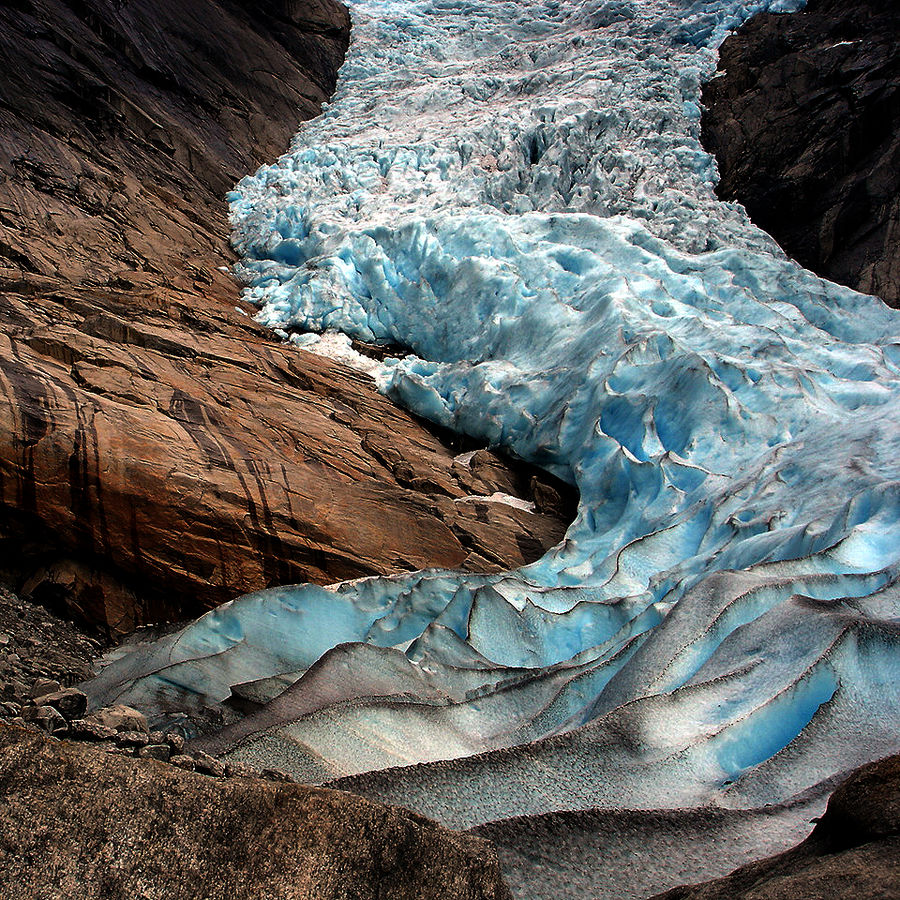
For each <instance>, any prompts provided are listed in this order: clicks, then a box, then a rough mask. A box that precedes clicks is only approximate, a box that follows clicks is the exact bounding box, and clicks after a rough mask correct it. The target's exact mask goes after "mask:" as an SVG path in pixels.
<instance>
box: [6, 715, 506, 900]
mask: <svg viewBox="0 0 900 900" xmlns="http://www.w3.org/2000/svg"><path fill="white" fill-rule="evenodd" d="M0 794H2V800H3V802H2V803H0V894H2V895H3V896H4V897H5V898H8V900H18V898H21V900H25V898H28V900H32V898H35V897H63V896H78V897H83V898H85V900H93V898H105V897H132V896H133V897H138V896H139V897H145V898H148V900H156V898H166V900H170V898H171V900H177V898H190V900H195V898H197V897H204V898H206V900H216V898H223V900H224V898H228V900H240V898H258V897H266V898H271V900H281V898H285V900H287V898H290V900H307V898H309V900H313V898H315V900H328V898H339V897H355V898H359V900H366V898H372V900H374V898H380V900H401V898H409V900H413V898H415V900H429V898H435V900H437V898H444V897H453V898H456V900H506V898H508V897H509V892H508V890H507V889H506V887H505V886H504V884H503V882H502V879H501V877H500V872H499V866H498V863H497V856H496V853H495V852H494V850H493V849H492V848H491V846H490V844H488V843H487V842H486V841H484V840H481V839H479V838H476V837H473V836H470V835H465V834H456V833H454V832H451V831H448V830H446V829H444V828H441V827H440V826H439V825H436V824H434V823H433V822H429V821H428V820H427V819H423V818H422V817H420V816H417V815H415V814H414V813H410V812H407V811H406V810H401V809H394V808H391V807H387V806H383V805H381V804H377V803H372V802H370V801H367V800H364V799H362V798H361V797H354V796H353V795H350V794H344V793H341V792H339V791H329V790H322V789H315V788H307V787H303V786H301V785H295V784H274V783H271V782H265V781H262V780H259V779H249V778H247V779H245V778H240V779H228V780H225V781H223V780H218V779H215V778H210V777H207V776H205V775H200V774H196V773H193V772H186V771H182V770H180V769H178V768H177V767H175V766H169V765H165V764H164V763H161V762H156V761H154V760H149V759H148V760H134V759H128V758H125V757H120V756H115V755H107V754H104V753H102V752H99V751H96V750H93V749H91V748H88V747H85V746H83V745H78V744H72V743H68V742H58V741H54V740H51V739H49V738H46V737H44V736H42V735H39V734H35V733H32V732H26V731H23V730H21V729H18V728H12V727H8V726H4V725H0Z"/></svg>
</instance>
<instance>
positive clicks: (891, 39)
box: [702, 0, 900, 306]
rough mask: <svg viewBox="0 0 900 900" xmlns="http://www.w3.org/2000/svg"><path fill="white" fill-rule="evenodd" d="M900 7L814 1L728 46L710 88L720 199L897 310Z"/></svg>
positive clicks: (797, 253) (882, 1) (769, 19)
mask: <svg viewBox="0 0 900 900" xmlns="http://www.w3.org/2000/svg"><path fill="white" fill-rule="evenodd" d="M898 44H900V5H898V4H897V3H896V2H894V0H860V2H854V3H846V2H843V0H809V3H808V4H807V6H806V7H805V8H804V9H803V10H801V11H800V12H797V13H792V14H790V15H780V14H770V13H764V14H761V15H758V16H755V17H754V18H752V19H751V20H750V21H748V22H747V23H746V24H745V25H744V26H743V27H742V28H741V29H740V30H739V31H738V32H737V33H735V34H733V35H731V36H730V37H729V38H728V39H727V40H726V41H725V42H724V43H723V44H722V47H721V50H720V56H719V70H720V71H719V74H717V76H716V77H715V78H713V79H712V80H711V81H709V82H708V83H707V84H706V86H705V88H704V90H703V104H704V106H705V107H706V110H705V112H704V114H703V120H702V127H703V143H704V146H705V147H706V148H707V149H708V150H710V151H711V152H713V153H715V155H716V158H717V160H718V163H719V172H720V174H721V182H720V184H719V186H718V194H719V196H720V197H722V198H723V199H726V200H738V201H740V202H741V203H743V205H744V206H745V207H746V209H747V212H748V213H749V214H750V218H751V219H752V220H753V221H754V222H755V223H756V224H757V225H759V226H760V227H761V228H763V229H765V230H766V231H767V232H769V233H770V234H771V235H772V236H773V237H774V238H775V239H776V240H777V241H778V242H779V244H781V246H782V247H783V248H784V250H785V251H786V252H787V253H788V254H789V255H790V256H792V257H794V258H795V259H796V260H798V261H799V262H800V263H802V264H803V265H804V266H806V267H807V268H810V269H812V270H813V271H815V272H817V273H819V274H820V275H824V276H826V277H828V278H830V279H832V280H834V281H838V282H840V283H842V284H846V285H849V286H850V287H853V288H856V289H857V290H860V291H864V292H865V293H870V294H876V295H877V296H879V297H881V298H882V299H883V300H884V301H885V302H887V303H888V304H890V305H891V306H898V305H900V128H898V127H897V123H898V121H900V54H898V53H897V47H898Z"/></svg>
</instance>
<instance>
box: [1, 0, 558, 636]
mask: <svg viewBox="0 0 900 900" xmlns="http://www.w3.org/2000/svg"><path fill="white" fill-rule="evenodd" d="M348 30H349V20H348V16H347V13H346V10H345V9H344V8H343V7H342V6H340V5H339V4H336V3H333V2H331V0H305V2H286V0H283V2H279V0H267V2H261V3H254V4H248V3H244V2H238V0H199V2H196V3H190V4H183V3H177V2H174V0H161V2H152V3H151V2H149V0H126V2H113V0H79V2H78V3H63V2H61V0H33V2H31V0H20V2H17V3H14V4H6V5H5V6H3V7H2V8H0V96H2V97H3V104H2V107H0V321H2V324H3V328H2V333H0V398H2V399H0V545H2V549H3V550H5V552H6V553H5V555H6V557H7V564H8V565H11V566H13V567H14V568H15V569H16V571H17V572H18V575H19V586H20V587H21V586H23V585H24V586H25V587H26V589H27V591H28V593H29V594H30V595H31V596H34V597H35V598H39V599H41V600H44V601H47V602H52V603H56V604H59V603H62V604H63V605H65V606H68V607H69V608H70V610H72V611H74V612H76V613H78V614H79V615H80V616H82V617H83V618H84V619H86V620H88V621H90V622H94V623H99V624H100V625H101V626H103V627H105V628H107V629H108V630H109V631H110V632H112V633H114V634H121V633H125V632H127V631H129V630H131V629H132V628H134V627H135V626H136V625H138V624H140V623H142V622H145V621H154V620H159V619H171V618H183V617H186V616H189V615H196V614H197V613H199V612H202V611H203V610H204V609H207V608H210V607H212V606H214V605H216V604H218V603H220V602H222V601H224V600H227V599H230V598H231V597H233V596H235V595H236V594H240V593H244V592H246V591H250V590H253V589H257V588H261V587H265V586H267V585H269V584H273V583H278V584H284V583H289V582H297V581H307V580H311V581H316V582H331V581H335V580H338V579H345V578H352V577H356V576H363V575H369V574H375V573H387V572H394V571H398V570H404V569H415V568H420V567H424V566H429V565H436V566H449V567H468V568H473V569H485V570H490V569H495V568H497V567H506V566H512V565H516V564H520V563H522V562H525V561H530V560H532V559H534V558H536V557H537V556H539V555H540V554H541V553H542V552H543V550H544V549H545V548H547V547H548V546H552V545H553V544H554V543H556V542H557V541H558V540H559V539H560V538H561V537H562V535H563V533H564V529H565V521H564V520H565V518H566V516H567V515H569V513H568V512H560V510H559V509H558V508H557V507H558V504H554V503H549V504H547V503H544V504H543V505H542V506H541V509H540V510H539V511H538V513H537V514H532V513H530V512H528V511H526V510H522V509H516V508H513V507H510V506H507V505H503V504H499V503H496V502H493V503H490V502H487V501H485V500H479V499H471V498H472V497H476V498H477V497H485V496H489V495H491V494H492V493H493V492H494V491H497V490H499V491H504V492H513V493H518V494H519V495H524V496H525V497H526V498H528V499H530V498H531V497H532V496H533V494H534V488H533V487H532V484H531V481H532V473H531V472H525V471H524V470H518V469H517V470H513V469H511V468H510V466H509V465H508V464H506V463H504V462H503V461H500V460H498V459H497V458H495V457H493V455H488V459H487V460H485V459H484V458H482V459H480V460H479V459H477V458H476V459H474V460H472V463H473V464H472V465H470V464H461V463H458V462H456V463H455V462H454V461H453V456H454V453H458V452H459V450H458V448H456V449H451V448H449V447H447V446H446V445H445V444H444V443H442V441H441V440H440V439H439V438H438V437H437V436H436V435H435V434H434V433H432V432H431V431H428V430H426V429H425V428H423V427H422V425H421V424H420V423H419V422H418V421H417V420H415V419H414V418H412V417H411V416H410V415H408V414H406V413H404V412H402V411H399V410H398V409H396V408H395V407H394V406H393V405H392V404H391V403H390V402H388V401H387V400H385V399H384V398H383V397H381V396H379V395H378V394H377V393H376V392H375V391H374V388H373V386H372V385H371V383H370V382H369V380H368V379H367V378H366V377H365V376H363V375H361V374H359V373H356V372H353V371H350V370H348V369H346V368H344V367H343V366H341V365H339V364H337V363H334V362H331V361H329V360H326V359H323V358H320V357H315V356H312V355H310V354H304V353H300V352H298V351H297V350H296V349H294V348H293V347H291V346H286V345H281V344H279V343H278V342H277V340H276V339H274V338H273V337H272V335H271V334H270V333H268V332H267V331H265V330H263V329H262V328H261V327H260V326H257V325H256V324H255V323H254V322H253V321H252V320H251V319H250V318H249V317H248V315H247V313H248V311H249V312H250V313H251V314H252V309H251V308H250V307H246V308H245V307H244V305H243V304H241V303H240V302H239V301H238V300H237V297H238V288H237V285H236V283H235V282H234V280H233V278H232V276H231V274H230V270H229V267H230V265H231V263H232V262H233V254H232V251H231V249H230V247H229V244H228V236H229V228H228V223H227V220H226V207H225V204H224V201H223V199H222V198H223V194H224V192H225V191H226V190H227V189H228V188H229V187H230V186H231V185H232V184H233V183H234V181H235V180H236V179H237V178H238V177H240V176H241V175H242V174H244V173H246V172H248V171H252V170H253V169H254V168H255V167H256V166H257V165H258V164H259V163H261V162H263V161H265V160H268V159H272V158H274V157H275V156H276V155H277V154H278V153H279V152H281V151H282V150H283V149H285V148H286V145H287V142H288V139H289V137H290V135H291V134H292V133H293V132H294V131H295V129H296V125H297V120H298V119H299V118H301V117H309V116H311V115H314V114H315V113H316V112H317V110H318V109H319V106H320V104H321V102H322V101H323V100H324V99H325V98H326V97H327V96H328V94H329V92H330V91H331V90H332V89H333V86H334V80H335V77H336V72H337V69H338V67H339V65H340V63H341V60H342V58H343V53H344V50H345V48H346V46H347V40H348ZM483 456H484V455H482V457H483ZM537 490H538V493H539V494H541V492H542V487H541V486H540V485H539V486H538V488H537ZM550 490H551V495H553V489H552V488H551V489H550ZM544 493H546V492H544ZM542 496H543V494H542ZM554 496H555V495H554ZM467 498H469V499H467Z"/></svg>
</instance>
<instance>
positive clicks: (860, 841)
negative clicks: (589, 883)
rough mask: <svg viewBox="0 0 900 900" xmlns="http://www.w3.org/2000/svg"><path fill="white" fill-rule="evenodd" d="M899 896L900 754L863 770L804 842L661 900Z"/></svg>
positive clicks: (837, 899)
mask: <svg viewBox="0 0 900 900" xmlns="http://www.w3.org/2000/svg"><path fill="white" fill-rule="evenodd" d="M898 896H900V756H891V757H888V758H887V759H882V760H880V761H878V762H874V763H870V764H869V765H867V766H863V767H862V768H861V769H857V770H856V771H855V772H854V773H853V774H852V775H851V776H850V778H848V779H847V781H845V782H844V783H843V784H842V785H841V786H840V787H839V788H838V789H837V790H836V791H835V792H834V794H832V796H831V799H830V800H829V801H828V809H827V810H826V812H825V815H823V816H822V818H821V819H820V820H819V822H818V824H817V825H816V827H815V829H814V830H813V833H812V834H811V835H810V836H809V837H808V838H807V839H806V840H805V841H804V842H803V843H802V844H800V845H799V846H798V847H795V848H794V849H793V850H789V851H788V852H787V853H782V854H780V855H779V856H773V857H771V858H770V859H765V860H762V861H760V862H756V863H752V864H751V865H749V866H744V867H742V868H740V869H738V870H737V871H736V872H733V873H732V874H731V875H729V876H728V877H727V878H720V879H717V880H716V881H710V882H708V883H706V884H701V885H694V886H689V887H681V888H676V889H675V890H672V891H668V892H666V893H665V894H659V895H658V897H656V898H654V900H726V898H727V900H742V898H746V900H751V898H752V900H820V898H822V897H830V898H833V900H845V898H846V900H856V898H858V897H865V898H867V900H877V898H882V900H892V898H896V897H898Z"/></svg>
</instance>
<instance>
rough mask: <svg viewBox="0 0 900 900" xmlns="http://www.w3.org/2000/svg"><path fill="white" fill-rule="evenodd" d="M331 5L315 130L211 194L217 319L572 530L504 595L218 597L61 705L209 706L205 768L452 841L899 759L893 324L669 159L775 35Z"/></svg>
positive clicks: (609, 13) (520, 12)
mask: <svg viewBox="0 0 900 900" xmlns="http://www.w3.org/2000/svg"><path fill="white" fill-rule="evenodd" d="M350 5H351V8H352V12H353V15H354V36H353V44H352V47H351V52H350V55H349V57H348V59H347V62H346V64H345V66H344V68H343V70H342V76H341V83H340V86H339V90H338V93H337V95H336V96H335V98H334V102H333V103H332V104H331V106H330V107H328V109H327V110H326V112H325V113H324V114H323V115H322V116H321V117H320V118H318V119H317V120H315V121H313V122H310V123H308V124H306V125H304V126H303V128H302V130H301V131H300V133H299V135H298V136H297V137H296V138H295V140H294V143H293V146H292V148H291V151H290V152H289V153H288V154H286V155H285V156H284V157H282V158H281V159H280V160H279V161H278V162H276V163H274V164H273V165H271V166H268V167H264V168H262V169H261V170H260V171H259V172H257V173H256V175H254V176H252V177H248V178H245V179H244V180H243V181H242V182H241V183H240V184H239V185H238V186H237V187H236V189H235V190H234V192H232V194H231V195H230V201H231V204H232V215H233V221H234V227H235V242H236V246H237V247H238V249H239V251H240V252H241V254H242V257H243V263H242V272H243V275H244V277H245V278H246V279H247V280H248V283H249V284H250V287H249V288H248V291H247V295H248V297H249V298H250V299H252V300H253V301H254V302H256V303H257V304H258V305H259V306H260V319H261V320H262V321H264V322H266V323H268V324H270V325H272V326H273V327H278V328H290V329H293V330H295V331H297V330H299V331H308V332H319V333H321V332H326V331H338V332H343V333H344V334H346V335H349V336H352V337H354V338H358V339H361V340H365V341H381V342H391V343H397V344H401V345H404V346H406V347H410V348H412V350H413V354H412V355H410V356H407V357H406V358H404V359H403V360H388V361H387V362H386V363H385V364H384V365H381V366H378V367H377V369H375V370H373V371H374V374H375V376H376V378H377V381H378V384H379V386H380V387H381V388H382V389H383V390H384V391H386V392H387V393H388V394H390V395H391V396H393V397H395V398H396V399H397V400H399V401H400V402H402V403H404V404H406V405H407V406H409V407H410V408H412V409H413V410H415V411H416V412H417V413H419V414H421V415H424V416H427V417H429V418H431V419H433V420H434V421H436V422H439V423H440V424H442V425H445V426H449V427H451V428H455V429H458V430H460V431H464V432H467V433H468V434H470V435H473V436H476V437H480V438H483V439H485V440H487V441H489V442H491V443H494V444H500V445H503V446H505V447H507V448H510V449H511V450H512V451H514V452H515V453H517V454H518V455H520V456H522V457H524V458H526V459H528V460H531V461H534V462H536V463H538V464H541V465H543V466H545V467H546V468H548V469H550V470H552V471H553V472H554V473H556V474H557V475H559V476H561V477H563V478H565V479H567V480H569V481H570V482H572V483H573V484H575V485H577V487H578V489H579V491H580V495H581V503H580V508H579V512H578V516H577V519H576V520H575V522H574V523H573V524H572V526H571V528H570V529H569V532H568V534H567V537H566V539H565V540H564V541H563V543H562V544H561V545H560V546H559V547H557V548H556V549H554V550H553V551H552V552H550V553H548V554H547V555H546V556H545V557H544V558H543V559H541V560H540V561H538V562H537V563H534V564H533V565H531V566H528V567H526V568H524V569H521V570H518V571H515V572H512V573H508V574H506V575H490V576H487V575H485V576H473V575H461V574H458V573H449V572H425V573H417V574H413V575H404V576H401V577H395V578H377V579H365V580H362V581H356V582H351V583H347V584H344V585H339V586H335V587H333V588H330V589H324V588H319V587H314V586H306V587H286V588H276V589H271V590H269V591H263V592H261V593H259V594H255V595H250V596H248V597H245V598H242V599H240V600H238V601H235V602H233V603H231V604H226V605H225V606H223V607H221V608H220V609H218V610H215V611H214V612H212V613H210V614H208V615H207V616H204V617H203V618H202V619H200V620H198V621H197V622H196V623H193V624H191V625H189V626H188V627H187V628H185V629H184V630H182V631H181V632H179V633H177V634H176V635H172V636H170V637H167V638H164V639H162V640H160V641H157V642H156V643H154V644H151V645H148V646H142V647H139V648H138V649H137V650H135V651H133V652H131V653H128V654H124V655H123V656H122V657H121V658H120V659H118V660H116V661H115V662H114V663H112V664H111V665H109V666H108V667H107V668H106V669H105V670H104V671H103V673H101V675H100V676H99V677H98V678H97V679H96V680H95V681H94V682H93V683H92V684H91V685H89V690H90V691H91V693H92V697H93V698H95V699H96V700H97V701H98V702H101V701H102V702H111V701H112V700H113V699H117V700H120V701H122V702H131V703H135V704H136V705H140V706H143V707H149V708H152V709H155V710H157V711H158V712H159V713H160V714H164V713H166V712H167V711H170V710H173V709H178V708H185V709H190V710H193V711H198V710H201V709H207V710H208V709H210V708H212V709H214V710H215V709H218V710H219V711H222V712H223V714H224V715H225V716H226V718H230V719H232V720H234V719H236V718H237V717H236V714H234V713H232V712H230V711H228V710H227V709H226V707H225V706H223V705H222V704H223V701H225V700H226V699H227V698H228V697H229V696H230V695H231V694H232V693H235V694H239V695H241V696H243V697H245V698H248V699H250V700H253V701H255V702H256V703H258V704H260V709H259V711H258V712H256V713H254V714H252V715H248V716H246V717H244V718H240V719H238V720H237V721H232V722H231V724H229V725H228V726H227V727H226V728H225V729H224V730H222V731H221V732H219V733H218V734H216V735H213V736H211V737H208V738H206V739H205V740H206V746H207V747H208V748H209V749H212V750H217V751H226V752H227V753H228V754H230V755H231V756H232V757H233V758H238V759H244V760H247V761H252V762H256V763H262V764H265V765H274V766H277V767H281V768H285V769H287V770H288V771H291V772H293V773H295V774H296V775H298V776H299V777H301V778H305V779H308V780H312V781H324V780H327V779H330V778H334V777H336V776H340V775H346V774H349V775H353V774H357V773H366V772H373V773H374V774H370V775H362V776H360V777H361V780H358V781H351V782H349V783H350V785H351V786H352V787H355V788H356V789H361V790H366V791H368V792H370V793H372V794H375V795H378V796H381V797H384V798H386V799H389V800H391V801H394V802H399V803H402V804H404V805H406V806H410V807H412V808H414V809H418V810H421V811H423V812H425V813H427V814H429V815H432V816H436V817H438V818H440V819H442V820H443V821H445V822H450V823H452V824H456V825H461V824H472V823H473V822H481V821H488V820H491V819H497V818H501V817H504V816H510V815H520V814H527V813H534V812H542V811H546V810H548V809H579V808H587V807H592V806H593V807H610V806H622V807H629V808H636V809H637V808H653V807H674V806H690V805H695V804H704V803H708V802H711V801H715V802H718V803H722V804H725V805H731V806H742V805H746V806H752V805H762V804H764V803H776V802H779V801H781V800H784V799H786V798H788V797H790V796H793V795H797V794H800V793H802V792H803V791H806V790H807V789H809V788H811V787H812V786H814V785H816V784H817V783H818V782H820V781H822V780H824V779H827V778H829V777H831V776H833V775H835V774H836V773H839V772H842V771H844V770H846V769H847V768H850V767H852V766H854V765H856V764H858V763H860V762H862V761H864V760H866V759H869V758H874V757H876V756H879V755H883V754H886V753H888V752H891V751H896V750H898V749H900V737H898V728H897V724H898V720H900V696H898V691H897V689H896V685H897V683H898V681H900V652H898V651H900V647H898V638H900V626H898V621H900V587H898V580H897V579H898V569H900V403H898V399H900V368H898V366H900V343H898V342H900V337H898V333H900V328H898V325H900V319H898V315H897V313H896V312H894V311H891V310H889V309H887V308H886V307H885V306H884V305H883V304H882V303H881V302H880V301H878V300H876V299H874V298H870V297H865V296H862V295H859V294H856V293H854V292H853V291H850V290H848V289H846V288H842V287H838V286H836V285H834V284H831V283H828V282H826V281H823V280H821V279H819V278H817V277H816V276H814V275H812V274H811V273H809V272H807V271H805V270H803V269H802V268H800V267H799V266H798V265H796V264H795V263H793V262H791V261H790V260H788V259H786V258H785V257H784V255H783V254H782V253H781V251H780V250H779V249H778V248H777V246H776V245H775V244H774V242H773V241H772V240H771V238H769V237H768V236H767V235H765V234H764V233H762V232H761V231H759V230H758V229H756V228H755V227H754V226H752V225H751V224H750V223H749V222H748V220H747V218H746V215H745V213H744V211H743V209H742V208H741V207H739V206H736V205H732V204H725V203H721V202H720V201H718V200H717V199H716V197H715V194H714V191H713V186H714V181H715V166H714V161H713V160H712V158H711V157H710V156H708V155H707V154H706V153H705V152H704V151H703V150H702V148H701V146H700V144H699V139H698V136H699V114H700V111H699V90H700V83H701V81H702V80H703V79H705V78H708V77H710V76H711V75H712V73H713V72H714V68H715V60H716V54H715V48H716V47H717V46H718V44H719V43H720V42H721V40H722V39H723V38H724V36H725V34H726V33H727V31H728V29H730V28H733V27H736V26H737V25H738V24H740V22H741V21H743V20H744V19H745V18H747V17H748V16H749V15H751V14H753V13H755V12H757V11H759V10H762V9H773V10H779V9H782V10H786V9H792V8H796V7H797V6H799V3H794V4H788V3H783V2H782V3H780V4H778V3H768V2H765V0H756V2H739V0H706V2H703V0H696V2H690V0H647V2H638V0H634V2H627V0H625V2H616V0H609V2H598V0H588V2H577V0H572V2H564V0H558V2H557V0H546V2H543V3H529V2H516V3H509V2H507V3H504V2H495V0H422V2H398V0H380V2H378V0H358V2H352V3H351V4H350ZM298 340H299V341H300V342H301V343H304V342H305V343H308V344H314V342H315V338H309V339H306V338H300V339H298ZM332 343H333V341H332ZM367 362H369V363H370V362H371V361H367ZM298 427H302V423H298ZM475 754H479V755H475ZM436 760H453V761H451V762H443V763H441V764H440V765H433V766H429V765H424V766H417V767H415V768H410V769H405V770H402V771H392V772H384V773H381V774H379V772H378V770H384V769H387V768H388V767H391V766H397V765H407V764H410V763H429V762H433V761H436Z"/></svg>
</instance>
